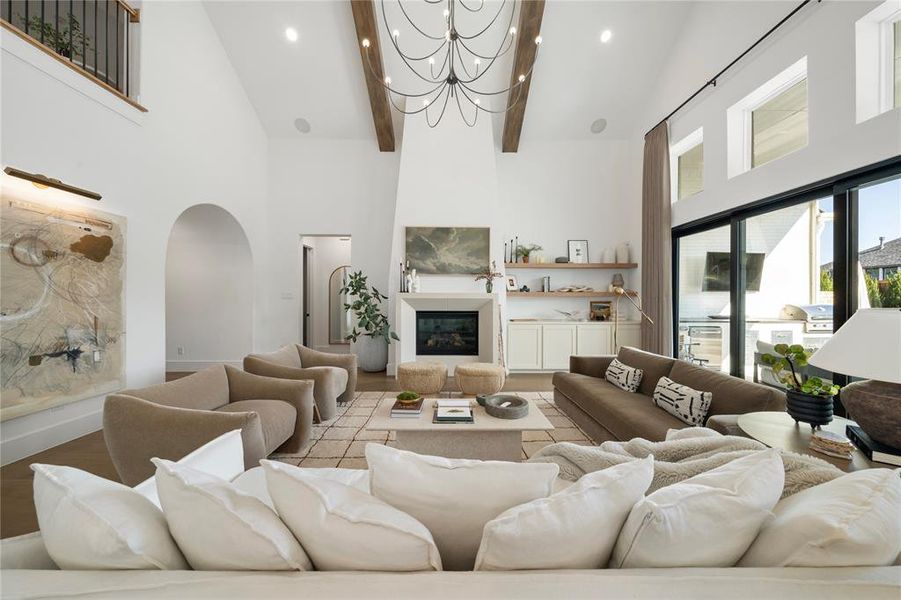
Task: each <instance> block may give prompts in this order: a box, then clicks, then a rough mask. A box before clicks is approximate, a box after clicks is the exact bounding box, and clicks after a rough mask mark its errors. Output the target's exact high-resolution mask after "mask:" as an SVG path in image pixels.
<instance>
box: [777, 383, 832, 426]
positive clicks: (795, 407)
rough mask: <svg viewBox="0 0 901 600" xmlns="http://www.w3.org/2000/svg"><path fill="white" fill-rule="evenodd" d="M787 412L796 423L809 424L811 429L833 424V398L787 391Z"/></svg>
mask: <svg viewBox="0 0 901 600" xmlns="http://www.w3.org/2000/svg"><path fill="white" fill-rule="evenodd" d="M785 396H786V401H785V411H786V412H787V413H788V415H789V416H790V417H791V418H793V419H794V420H795V422H796V423H809V424H810V426H811V427H817V426H819V425H828V424H829V423H831V422H832V411H833V402H832V397H831V396H829V397H824V396H816V395H813V394H805V393H803V392H798V391H796V390H786V392H785Z"/></svg>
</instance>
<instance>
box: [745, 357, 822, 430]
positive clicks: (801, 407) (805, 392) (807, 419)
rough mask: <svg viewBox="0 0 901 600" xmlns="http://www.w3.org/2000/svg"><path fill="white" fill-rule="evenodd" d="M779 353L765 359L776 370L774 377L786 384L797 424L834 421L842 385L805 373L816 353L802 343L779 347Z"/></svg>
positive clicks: (789, 409)
mask: <svg viewBox="0 0 901 600" xmlns="http://www.w3.org/2000/svg"><path fill="white" fill-rule="evenodd" d="M774 350H775V352H776V354H775V355H774V354H764V355H763V356H762V357H761V360H762V361H763V363H764V364H767V365H769V366H770V367H771V368H772V369H773V374H774V375H775V376H776V377H777V378H778V379H779V381H781V382H782V384H783V385H785V387H786V388H787V389H786V392H785V395H786V403H785V408H786V412H788V414H789V416H791V417H792V418H793V419H794V420H795V423H798V422H803V423H809V424H810V426H811V427H814V428H815V427H817V426H819V425H826V424H828V423H829V422H831V421H832V412H833V401H832V399H833V397H834V396H835V395H836V394H837V393H838V390H839V386H837V385H834V384H833V383H832V382H829V381H823V380H822V379H821V378H819V377H810V376H808V375H806V374H804V373H802V372H801V369H803V368H804V367H806V366H807V359H808V358H810V355H811V354H813V351H811V350H805V349H804V347H803V346H801V345H799V344H792V345H791V346H789V345H788V344H776V347H775V348H774Z"/></svg>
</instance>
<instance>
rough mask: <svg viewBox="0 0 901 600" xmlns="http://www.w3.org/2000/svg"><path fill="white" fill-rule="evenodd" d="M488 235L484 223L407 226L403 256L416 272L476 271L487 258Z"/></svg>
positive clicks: (489, 258) (445, 273)
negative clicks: (405, 256) (448, 225)
mask: <svg viewBox="0 0 901 600" xmlns="http://www.w3.org/2000/svg"><path fill="white" fill-rule="evenodd" d="M490 237H491V236H490V229H489V228H488V227H407V230H406V253H407V260H409V261H410V268H411V269H416V270H417V271H418V272H419V273H427V274H440V275H471V274H475V273H480V272H482V271H484V270H485V267H487V266H488V264H489V263H490V262H491V246H490Z"/></svg>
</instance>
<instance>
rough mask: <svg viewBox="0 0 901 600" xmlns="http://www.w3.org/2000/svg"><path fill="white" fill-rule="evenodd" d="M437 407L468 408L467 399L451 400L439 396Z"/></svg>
mask: <svg viewBox="0 0 901 600" xmlns="http://www.w3.org/2000/svg"><path fill="white" fill-rule="evenodd" d="M438 408H469V400H451V399H449V398H439V399H438Z"/></svg>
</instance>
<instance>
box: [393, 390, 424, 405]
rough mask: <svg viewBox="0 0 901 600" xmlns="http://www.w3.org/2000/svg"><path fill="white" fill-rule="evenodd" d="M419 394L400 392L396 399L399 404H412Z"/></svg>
mask: <svg viewBox="0 0 901 600" xmlns="http://www.w3.org/2000/svg"><path fill="white" fill-rule="evenodd" d="M419 398H420V395H419V394H417V393H416V392H401V393H399V394H398V395H397V401H398V402H400V403H401V404H413V403H415V402H416V401H417V400H419Z"/></svg>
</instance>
